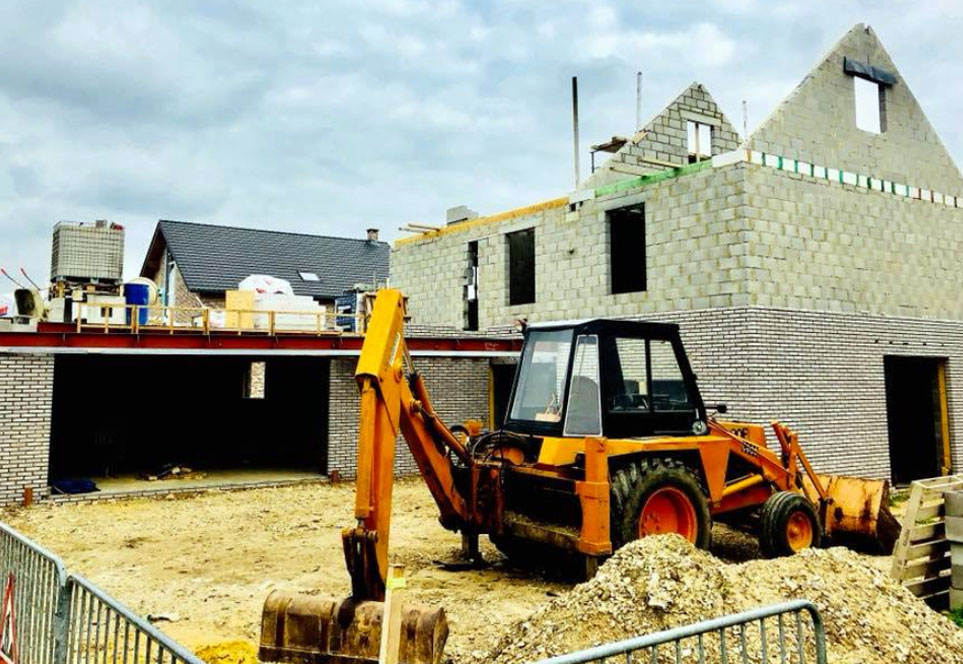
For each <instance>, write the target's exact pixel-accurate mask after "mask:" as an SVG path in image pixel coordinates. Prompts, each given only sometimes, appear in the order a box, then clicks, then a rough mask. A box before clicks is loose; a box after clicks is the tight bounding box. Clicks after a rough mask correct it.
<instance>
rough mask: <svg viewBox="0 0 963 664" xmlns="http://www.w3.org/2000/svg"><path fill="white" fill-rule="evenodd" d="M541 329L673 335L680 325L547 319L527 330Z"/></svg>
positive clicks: (635, 334) (605, 319)
mask: <svg viewBox="0 0 963 664" xmlns="http://www.w3.org/2000/svg"><path fill="white" fill-rule="evenodd" d="M541 330H574V331H575V333H576V334H608V335H615V336H618V335H625V336H633V337H673V336H678V334H679V326H678V324H676V323H656V322H654V321H640V320H619V319H615V318H585V319H581V320H560V321H545V322H539V323H532V324H531V325H529V326H528V328H527V330H526V331H531V332H536V331H541Z"/></svg>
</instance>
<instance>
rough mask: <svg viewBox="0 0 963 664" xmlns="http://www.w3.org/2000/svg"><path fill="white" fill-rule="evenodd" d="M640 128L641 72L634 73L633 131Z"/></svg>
mask: <svg viewBox="0 0 963 664" xmlns="http://www.w3.org/2000/svg"><path fill="white" fill-rule="evenodd" d="M640 129H642V72H640V71H639V72H636V73H635V131H639V130H640Z"/></svg>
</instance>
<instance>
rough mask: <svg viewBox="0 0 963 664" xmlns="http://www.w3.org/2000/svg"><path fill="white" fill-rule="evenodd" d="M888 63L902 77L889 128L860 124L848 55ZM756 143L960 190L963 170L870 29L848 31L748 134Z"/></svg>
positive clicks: (891, 92) (888, 104) (887, 94)
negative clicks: (846, 64)
mask: <svg viewBox="0 0 963 664" xmlns="http://www.w3.org/2000/svg"><path fill="white" fill-rule="evenodd" d="M845 57H849V58H852V59H854V60H858V61H860V62H863V63H866V64H871V65H873V66H875V67H879V68H881V69H885V70H887V71H889V72H890V73H893V74H895V75H896V77H897V79H898V80H897V83H896V84H895V85H893V86H891V87H887V88H885V91H884V102H883V109H884V114H885V125H886V126H885V129H884V131H883V132H882V133H879V134H875V133H871V132H867V131H863V130H861V129H858V128H857V127H856V110H855V109H856V104H855V92H854V88H853V77H852V76H851V75H848V74H846V73H845V72H844V71H843V58H845ZM747 145H748V147H750V148H751V149H753V150H759V151H762V152H767V153H769V154H780V155H783V156H784V157H793V158H797V159H801V160H803V161H807V162H810V163H817V164H825V165H826V166H831V167H833V168H842V169H845V170H847V171H853V172H856V173H871V174H873V175H874V177H878V178H883V179H887V180H893V181H896V182H912V183H913V184H915V185H916V186H919V187H925V188H929V189H935V190H937V191H941V192H946V193H949V194H952V195H958V194H959V195H963V186H961V176H960V171H959V169H958V168H957V166H956V164H954V163H953V159H952V158H951V157H950V155H949V153H948V152H947V151H946V148H945V147H944V146H943V143H942V142H941V141H940V138H939V136H938V135H937V134H936V131H935V130H934V129H933V126H932V125H931V124H930V122H929V120H928V119H927V117H926V114H925V113H924V112H923V109H922V108H921V107H920V105H919V103H918V102H917V101H916V98H915V97H914V96H913V93H912V91H911V90H910V87H909V83H908V82H907V81H906V79H905V78H903V76H902V75H901V74H900V73H899V70H897V68H896V65H895V64H894V63H893V61H892V59H891V58H890V57H889V54H888V53H887V52H886V49H885V48H883V45H882V44H881V43H880V41H879V39H878V38H877V36H876V34H875V33H874V32H873V30H872V28H869V27H868V26H865V25H862V24H860V25H857V26H855V27H853V28H852V29H851V30H849V31H848V32H847V33H846V34H845V35H844V36H843V37H842V39H840V40H839V42H838V43H837V44H835V45H834V46H833V47H832V48H831V49H830V50H829V52H828V53H827V54H826V55H825V56H824V57H823V58H821V59H820V61H819V62H818V64H817V65H816V67H815V68H814V69H813V70H812V71H811V72H809V74H808V75H806V77H805V78H803V80H802V82H801V83H800V84H799V85H798V86H797V87H796V89H795V90H794V91H793V92H792V93H791V94H790V95H789V96H788V97H786V99H785V100H784V101H783V102H782V103H780V104H779V106H777V107H776V108H775V109H774V110H773V112H772V113H771V114H770V115H769V117H768V118H766V119H765V120H764V121H763V122H762V124H761V125H760V126H759V128H758V129H757V130H756V131H754V132H753V133H752V135H751V136H750V137H749V139H748V143H747Z"/></svg>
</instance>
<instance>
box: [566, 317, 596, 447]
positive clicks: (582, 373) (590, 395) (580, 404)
mask: <svg viewBox="0 0 963 664" xmlns="http://www.w3.org/2000/svg"><path fill="white" fill-rule="evenodd" d="M564 434H565V435H566V436H601V435H602V404H601V396H600V393H599V338H598V337H597V336H595V335H582V336H579V338H578V341H577V343H576V345H575V355H574V357H573V358H572V382H571V383H570V386H569V390H568V401H567V402H566V413H565V430H564Z"/></svg>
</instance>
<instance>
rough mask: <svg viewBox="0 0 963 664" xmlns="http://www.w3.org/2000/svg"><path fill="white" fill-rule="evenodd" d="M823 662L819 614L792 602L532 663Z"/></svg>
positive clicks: (806, 604)
mask: <svg viewBox="0 0 963 664" xmlns="http://www.w3.org/2000/svg"><path fill="white" fill-rule="evenodd" d="M608 660H611V662H612V664H635V663H638V664H642V663H643V662H646V663H651V664H661V663H662V662H673V663H675V664H681V663H683V662H698V663H699V664H716V663H720V664H729V663H730V662H731V663H732V664H738V663H744V664H748V663H749V662H752V663H753V664H769V663H770V662H772V663H776V662H778V663H779V664H804V663H805V662H815V664H826V632H825V629H824V627H823V620H822V617H821V616H820V615H819V611H818V610H817V609H816V607H815V606H814V605H813V604H812V603H811V602H808V601H805V600H796V601H792V602H785V603H782V604H774V605H771V606H763V607H760V608H757V609H752V610H750V611H744V612H742V613H736V614H733V615H729V616H724V617H722V618H715V619H713V620H706V621H703V622H699V623H695V624H692V625H685V626H683V627H676V628H674V629H669V630H665V631H662V632H655V633H654V634H646V635H645V636H640V637H636V638H633V639H626V640H624V641H617V642H615V643H608V644H605V645H601V646H597V647H595V648H589V649H586V650H579V651H577V652H573V653H570V654H568V655H560V656H558V657H552V658H549V659H545V660H542V661H541V662H538V664H589V663H590V662H599V663H600V664H604V663H605V662H607V661H608Z"/></svg>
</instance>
